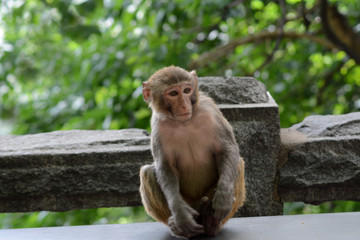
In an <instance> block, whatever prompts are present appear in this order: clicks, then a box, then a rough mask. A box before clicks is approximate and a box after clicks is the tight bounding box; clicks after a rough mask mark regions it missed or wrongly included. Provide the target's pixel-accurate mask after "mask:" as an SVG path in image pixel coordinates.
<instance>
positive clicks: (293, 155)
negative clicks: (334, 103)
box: [279, 112, 360, 204]
mask: <svg viewBox="0 0 360 240" xmlns="http://www.w3.org/2000/svg"><path fill="white" fill-rule="evenodd" d="M281 136H282V145H283V149H284V154H283V155H282V159H281V162H282V164H281V166H280V179H279V193H280V196H281V200H282V201H283V202H289V201H303V202H307V203H314V204H317V203H321V202H325V201H332V200H356V201H359V200H360V184H359V183H360V112H356V113H350V114H344V115H337V116H330V115H329V116H310V117H307V118H305V120H304V121H303V122H302V123H299V124H296V125H294V126H292V127H291V128H289V129H283V130H282V133H281Z"/></svg>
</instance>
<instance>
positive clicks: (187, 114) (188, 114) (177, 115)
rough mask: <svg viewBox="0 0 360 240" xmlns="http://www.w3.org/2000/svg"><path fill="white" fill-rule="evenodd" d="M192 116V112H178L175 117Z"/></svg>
mask: <svg viewBox="0 0 360 240" xmlns="http://www.w3.org/2000/svg"><path fill="white" fill-rule="evenodd" d="M189 116H191V113H181V114H176V115H175V117H180V118H183V117H189Z"/></svg>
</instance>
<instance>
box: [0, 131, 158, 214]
mask: <svg viewBox="0 0 360 240" xmlns="http://www.w3.org/2000/svg"><path fill="white" fill-rule="evenodd" d="M149 144H150V138H149V134H148V133H147V132H146V131H144V130H140V129H126V130H119V131H115V130H112V131H110V130H107V131H86V130H73V131H56V132H50V133H41V134H32V135H24V136H2V137H0V212H29V211H38V210H49V211H65V210H70V209H82V208H96V207H115V206H133V205H139V204H140V197H139V194H138V188H139V174H138V173H139V169H140V166H141V165H143V164H145V163H150V162H152V157H151V153H150V146H149Z"/></svg>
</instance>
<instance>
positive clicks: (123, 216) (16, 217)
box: [0, 207, 152, 229]
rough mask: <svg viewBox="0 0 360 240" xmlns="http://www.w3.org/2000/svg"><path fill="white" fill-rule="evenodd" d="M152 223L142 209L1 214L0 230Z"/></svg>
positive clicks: (126, 208) (125, 208) (98, 209)
mask: <svg viewBox="0 0 360 240" xmlns="http://www.w3.org/2000/svg"><path fill="white" fill-rule="evenodd" d="M145 221H152V220H151V218H150V217H148V216H147V215H146V214H145V213H144V209H143V207H124V208H97V209H87V210H73V211H69V212H46V211H42V212H36V213H11V214H9V213H2V214H0V229H1V228H24V227H26V228H28V227H30V228H31V227H53V226H74V225H92V224H116V223H133V222H145Z"/></svg>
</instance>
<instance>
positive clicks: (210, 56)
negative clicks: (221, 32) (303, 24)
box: [189, 30, 338, 69]
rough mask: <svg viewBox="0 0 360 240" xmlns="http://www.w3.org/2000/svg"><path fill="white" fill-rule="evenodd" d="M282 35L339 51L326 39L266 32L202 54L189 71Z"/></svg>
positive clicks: (294, 33) (303, 34)
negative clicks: (238, 47) (251, 44)
mask: <svg viewBox="0 0 360 240" xmlns="http://www.w3.org/2000/svg"><path fill="white" fill-rule="evenodd" d="M281 34H282V38H283V39H284V38H288V39H307V40H309V41H311V42H314V43H317V44H319V45H322V46H323V47H324V48H327V49H329V50H338V48H337V47H336V46H335V45H334V44H333V43H332V42H329V41H327V40H326V39H323V38H320V37H317V36H314V35H311V34H308V33H297V32H283V33H281V32H280V31H279V30H277V31H274V32H268V31H264V32H260V33H257V34H253V35H249V36H246V37H243V38H239V39H235V40H232V41H230V42H229V43H228V44H225V45H223V46H220V47H217V48H214V49H213V50H210V51H208V52H205V53H203V54H201V55H200V56H199V57H198V58H197V59H195V60H193V61H191V62H190V64H189V69H199V68H201V67H204V66H207V65H208V64H210V63H211V62H215V61H217V60H218V59H220V58H222V57H225V56H226V55H228V54H230V53H232V52H234V50H235V48H236V47H237V46H240V45H244V44H249V43H258V42H263V41H265V40H268V39H277V38H278V37H279V35H281Z"/></svg>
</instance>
